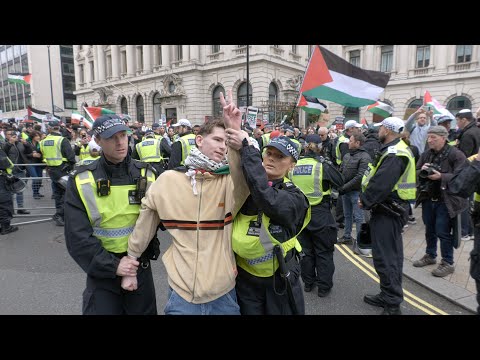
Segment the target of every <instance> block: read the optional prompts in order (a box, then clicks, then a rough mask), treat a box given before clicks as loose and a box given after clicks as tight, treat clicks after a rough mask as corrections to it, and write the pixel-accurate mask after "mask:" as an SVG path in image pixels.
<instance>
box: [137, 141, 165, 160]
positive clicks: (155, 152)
mask: <svg viewBox="0 0 480 360" xmlns="http://www.w3.org/2000/svg"><path fill="white" fill-rule="evenodd" d="M135 147H136V148H137V153H138V156H139V157H140V161H144V162H149V163H158V162H161V161H163V157H162V155H161V154H160V140H158V139H155V138H147V139H145V140H143V141H142V142H140V143H138V144H137V145H136V146H135Z"/></svg>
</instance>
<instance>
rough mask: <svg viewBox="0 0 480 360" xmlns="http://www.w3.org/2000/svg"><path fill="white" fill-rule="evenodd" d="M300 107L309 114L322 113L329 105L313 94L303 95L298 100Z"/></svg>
mask: <svg viewBox="0 0 480 360" xmlns="http://www.w3.org/2000/svg"><path fill="white" fill-rule="evenodd" d="M297 106H298V107H300V108H302V109H303V111H305V112H307V113H309V114H317V115H318V114H321V113H322V112H324V111H325V110H326V109H327V105H325V104H324V103H322V102H320V101H319V100H318V99H317V98H315V97H311V96H305V95H303V94H302V95H301V96H300V100H299V101H298V105H297Z"/></svg>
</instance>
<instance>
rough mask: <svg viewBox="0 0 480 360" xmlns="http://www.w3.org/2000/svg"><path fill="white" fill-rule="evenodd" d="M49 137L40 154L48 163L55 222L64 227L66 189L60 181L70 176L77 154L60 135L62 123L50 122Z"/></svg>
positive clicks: (41, 143)
mask: <svg viewBox="0 0 480 360" xmlns="http://www.w3.org/2000/svg"><path fill="white" fill-rule="evenodd" d="M48 131H49V134H48V136H47V137H46V138H45V139H43V140H41V141H40V152H41V153H42V154H43V158H44V159H45V162H46V163H47V172H48V175H49V176H50V179H51V180H52V192H53V198H54V200H55V215H53V217H52V218H53V220H55V223H56V224H57V226H64V225H65V223H64V197H65V188H64V187H63V186H62V185H60V183H59V180H60V179H61V178H62V176H65V175H67V174H68V172H69V171H70V170H72V169H73V167H74V165H75V153H74V152H73V149H72V146H71V145H70V141H68V139H67V138H64V137H62V135H61V134H60V122H59V121H58V120H53V121H50V122H49V124H48Z"/></svg>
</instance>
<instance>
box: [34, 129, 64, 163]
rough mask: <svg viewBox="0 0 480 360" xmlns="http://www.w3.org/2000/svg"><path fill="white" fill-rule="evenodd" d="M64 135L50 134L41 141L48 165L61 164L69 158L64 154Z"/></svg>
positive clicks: (41, 148)
mask: <svg viewBox="0 0 480 360" xmlns="http://www.w3.org/2000/svg"><path fill="white" fill-rule="evenodd" d="M62 141H63V137H62V136H53V135H51V134H50V135H48V136H47V137H46V138H45V139H43V140H42V141H40V151H41V152H42V154H43V158H44V160H45V162H46V163H47V165H48V166H60V165H62V163H63V162H66V161H67V159H66V158H64V157H63V156H62Z"/></svg>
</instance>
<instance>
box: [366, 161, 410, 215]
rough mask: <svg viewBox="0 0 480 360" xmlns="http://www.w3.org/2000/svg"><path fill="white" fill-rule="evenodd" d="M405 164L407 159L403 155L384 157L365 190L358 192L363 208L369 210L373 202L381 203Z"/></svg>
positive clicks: (396, 180)
mask: <svg viewBox="0 0 480 360" xmlns="http://www.w3.org/2000/svg"><path fill="white" fill-rule="evenodd" d="M407 165H408V159H407V158H406V157H404V156H395V155H394V154H392V155H388V156H386V157H385V159H384V160H383V161H382V164H381V165H380V167H379V168H378V170H377V172H376V173H375V175H374V176H373V177H372V178H371V179H370V181H369V183H368V186H367V188H366V189H365V192H362V193H360V200H361V201H362V204H363V207H364V209H366V210H369V209H370V208H371V207H372V206H373V205H374V204H380V203H383V202H385V201H386V200H387V199H388V197H389V196H390V194H391V193H392V190H393V188H394V187H395V184H396V183H397V182H398V179H400V176H402V174H403V172H404V171H405V169H406V168H407Z"/></svg>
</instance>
